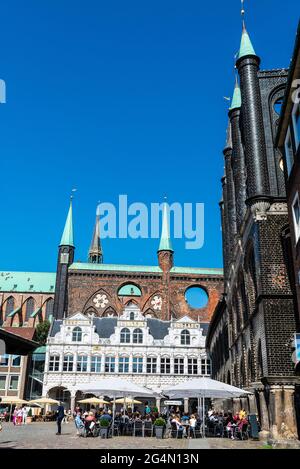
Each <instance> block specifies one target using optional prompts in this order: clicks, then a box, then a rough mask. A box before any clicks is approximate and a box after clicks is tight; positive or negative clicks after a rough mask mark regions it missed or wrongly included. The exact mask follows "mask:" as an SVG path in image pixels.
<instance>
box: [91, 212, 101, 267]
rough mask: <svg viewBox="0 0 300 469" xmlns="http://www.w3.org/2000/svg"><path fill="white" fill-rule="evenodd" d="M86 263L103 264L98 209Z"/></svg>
mask: <svg viewBox="0 0 300 469" xmlns="http://www.w3.org/2000/svg"><path fill="white" fill-rule="evenodd" d="M88 261H89V262H91V263H92V264H102V263H103V253H102V247H101V238H100V213H99V211H98V208H97V210H96V221H95V227H94V233H93V238H92V242H91V246H90V250H89V257H88Z"/></svg>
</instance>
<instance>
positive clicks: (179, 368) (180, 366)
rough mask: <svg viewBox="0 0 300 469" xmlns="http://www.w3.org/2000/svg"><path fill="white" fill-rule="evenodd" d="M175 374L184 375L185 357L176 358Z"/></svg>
mask: <svg viewBox="0 0 300 469" xmlns="http://www.w3.org/2000/svg"><path fill="white" fill-rule="evenodd" d="M174 374H175V375H184V358H183V357H175V358H174Z"/></svg>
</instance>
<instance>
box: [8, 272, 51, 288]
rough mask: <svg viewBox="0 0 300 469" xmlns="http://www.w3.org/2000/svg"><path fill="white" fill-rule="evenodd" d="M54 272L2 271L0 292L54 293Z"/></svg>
mask: <svg viewBox="0 0 300 469" xmlns="http://www.w3.org/2000/svg"><path fill="white" fill-rule="evenodd" d="M55 278H56V274H55V273H54V272H0V292H23V293H25V292H26V293H54V290H55Z"/></svg>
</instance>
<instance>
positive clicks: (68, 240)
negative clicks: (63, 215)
mask: <svg viewBox="0 0 300 469" xmlns="http://www.w3.org/2000/svg"><path fill="white" fill-rule="evenodd" d="M60 246H73V247H74V244H73V212H72V198H71V202H70V208H69V211H68V216H67V219H66V224H65V228H64V232H63V234H62V237H61V240H60Z"/></svg>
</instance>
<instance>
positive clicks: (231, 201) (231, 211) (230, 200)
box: [223, 122, 236, 262]
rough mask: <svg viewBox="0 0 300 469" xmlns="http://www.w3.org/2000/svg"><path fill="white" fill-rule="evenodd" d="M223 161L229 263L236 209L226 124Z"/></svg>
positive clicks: (229, 128) (229, 133)
mask: <svg viewBox="0 0 300 469" xmlns="http://www.w3.org/2000/svg"><path fill="white" fill-rule="evenodd" d="M223 154H224V159H225V176H226V190H227V217H228V220H227V221H228V230H229V240H228V241H229V246H228V247H229V251H230V252H229V255H228V258H229V262H230V260H231V252H232V249H233V246H234V243H235V236H236V208H235V190H234V180H233V171H232V141H231V125H230V122H228V127H227V136H226V144H225V148H224V150H223Z"/></svg>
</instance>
